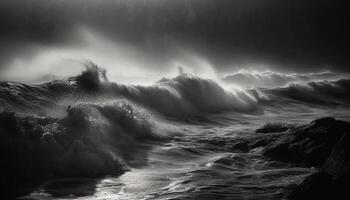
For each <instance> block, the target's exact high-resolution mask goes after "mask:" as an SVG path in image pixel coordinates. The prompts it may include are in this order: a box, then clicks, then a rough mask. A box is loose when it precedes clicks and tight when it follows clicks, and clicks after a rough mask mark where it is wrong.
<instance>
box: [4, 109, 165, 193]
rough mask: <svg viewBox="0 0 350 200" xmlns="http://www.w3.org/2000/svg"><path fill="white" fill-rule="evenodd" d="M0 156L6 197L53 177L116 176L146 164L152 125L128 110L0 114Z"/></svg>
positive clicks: (154, 137) (153, 130)
mask: <svg viewBox="0 0 350 200" xmlns="http://www.w3.org/2000/svg"><path fill="white" fill-rule="evenodd" d="M0 133H1V134H0V135H1V137H0V148H1V149H0V152H1V157H2V160H3V165H2V167H3V168H2V169H3V172H5V173H6V176H5V177H3V178H2V179H3V180H2V181H5V182H7V184H6V185H7V186H6V187H8V188H7V189H8V190H5V191H8V192H9V193H14V194H18V193H20V192H19V191H13V190H17V189H19V188H22V187H25V186H26V184H28V185H32V184H33V183H34V184H35V183H39V182H40V181H42V180H45V179H48V178H55V177H62V176H63V177H66V176H68V177H76V176H78V177H96V176H101V175H107V174H120V173H122V172H124V171H126V170H128V168H129V166H137V165H142V164H143V163H144V162H145V160H146V159H147V156H146V154H147V148H148V147H146V146H145V145H142V144H145V143H147V141H152V142H154V141H161V140H162V139H164V136H160V135H159V134H157V130H156V128H155V127H154V125H153V124H152V123H151V122H150V121H149V120H146V119H145V117H143V116H142V115H140V114H138V113H137V112H136V111H135V110H134V109H133V108H132V107H131V106H130V105H129V104H126V103H118V104H112V105H103V106H100V105H92V104H85V105H79V106H76V107H72V108H69V109H68V110H67V115H66V116H65V117H63V118H51V117H39V116H37V115H19V114H15V113H13V112H2V113H0Z"/></svg>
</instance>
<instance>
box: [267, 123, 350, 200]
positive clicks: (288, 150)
mask: <svg viewBox="0 0 350 200" xmlns="http://www.w3.org/2000/svg"><path fill="white" fill-rule="evenodd" d="M263 154H264V155H265V156H267V157H270V158H272V159H274V160H277V161H281V162H287V163H292V164H295V165H297V166H303V167H311V166H312V167H317V168H319V170H320V171H319V172H317V173H315V174H313V175H311V176H309V177H307V178H306V179H305V180H304V181H303V182H302V183H301V184H299V185H298V186H297V187H296V188H295V189H294V190H293V191H292V192H291V193H290V195H289V199H292V200H294V199H348V198H350V192H349V191H348V185H349V184H350V123H348V122H344V121H340V120H336V119H334V118H331V117H326V118H321V119H317V120H314V121H312V122H311V123H310V124H309V125H306V126H300V127H298V128H296V129H295V130H294V131H291V132H287V133H286V134H284V135H282V136H281V137H280V138H279V139H277V140H275V141H273V142H271V143H270V144H268V145H267V146H266V147H265V149H264V150H263Z"/></svg>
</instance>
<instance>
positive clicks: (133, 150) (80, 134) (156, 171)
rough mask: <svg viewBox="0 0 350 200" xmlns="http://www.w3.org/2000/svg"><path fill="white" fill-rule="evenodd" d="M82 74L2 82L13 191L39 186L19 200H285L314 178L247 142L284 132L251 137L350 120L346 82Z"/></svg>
mask: <svg viewBox="0 0 350 200" xmlns="http://www.w3.org/2000/svg"><path fill="white" fill-rule="evenodd" d="M84 73H85V74H86V73H90V72H89V71H87V72H83V73H82V75H80V77H78V78H77V77H76V78H74V79H72V80H69V81H54V82H49V83H45V84H41V85H28V84H23V83H13V82H2V83H1V85H0V106H1V108H2V109H3V112H2V117H0V118H1V120H4V119H6V120H8V121H9V122H11V123H12V124H15V125H13V126H15V128H14V130H16V131H15V132H16V133H17V132H18V133H19V134H17V136H14V133H12V132H11V133H9V132H4V133H2V134H3V135H4V136H3V137H2V138H1V144H2V148H3V149H2V150H3V151H5V153H8V155H9V157H10V158H12V157H14V158H12V160H11V159H10V161H9V163H8V164H7V167H9V168H10V167H13V166H22V168H21V167H18V168H19V169H13V173H16V174H15V175H14V177H12V178H13V179H15V180H16V181H19V182H20V181H28V180H30V179H31V178H32V177H42V179H40V183H39V184H35V186H34V187H32V188H31V189H30V190H26V191H27V192H26V193H25V194H24V193H23V195H21V197H19V198H20V199H135V200H136V199H137V200H139V199H246V200H253V199H271V200H273V199H276V200H277V199H285V198H286V195H287V194H288V193H289V192H290V191H291V189H292V188H293V187H295V186H296V184H298V183H299V182H300V181H301V180H302V179H303V178H304V177H306V176H308V175H309V174H311V173H312V172H314V171H315V169H313V168H300V167H295V166H293V165H290V164H285V163H280V162H275V161H272V160H269V159H268V158H266V157H264V156H263V155H262V153H261V152H262V149H263V146H264V145H258V144H257V145H255V146H253V147H252V144H253V143H254V142H259V141H262V140H264V139H266V138H272V137H277V136H278V135H280V134H284V133H283V132H276V133H256V132H255V130H256V129H258V128H260V127H261V126H263V125H264V124H266V123H268V122H274V123H276V122H277V123H285V124H289V125H290V126H295V125H298V124H307V123H309V122H311V121H312V120H314V119H316V118H319V117H324V116H333V117H336V118H337V119H343V120H348V121H349V118H350V115H349V114H350V109H349V108H350V107H349V92H350V79H346V78H341V79H337V80H317V81H312V80H309V79H308V80H307V81H306V82H303V83H291V84H288V85H286V86H284V87H278V86H274V87H261V88H258V87H254V88H249V89H244V90H233V89H232V90H231V89H228V88H226V87H224V86H222V85H221V84H219V83H217V82H215V81H213V80H208V79H202V78H200V77H195V76H192V75H187V74H180V75H179V76H177V77H175V78H171V79H165V78H164V79H162V80H160V81H159V82H157V83H155V84H154V85H153V86H138V85H120V84H117V83H112V82H100V81H99V80H98V79H97V80H96V79H91V77H90V78H87V79H84ZM82 76H83V78H81V77H82ZM88 77H89V76H88ZM85 78H86V77H85ZM82 80H83V81H82ZM4 116H5V117H4ZM11 123H10V124H11ZM1 126H2V128H3V130H5V128H4V127H5V125H1ZM9 126H10V125H9ZM11 127H12V126H11ZM6 130H12V129H10V128H8V127H7V129H6ZM18 135H19V136H18ZM13 138H16V142H13V140H12V139H13ZM10 139H11V142H9V141H10ZM247 145H248V146H249V145H250V146H249V148H248V147H247ZM9 146H11V148H10V147H9ZM24 146H25V147H24ZM13 149H15V150H13ZM6 151H8V152H6ZM11 156H12V157H11ZM16 170H17V171H16ZM31 174H32V175H31ZM33 174H34V175H33Z"/></svg>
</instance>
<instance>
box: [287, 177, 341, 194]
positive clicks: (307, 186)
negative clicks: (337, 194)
mask: <svg viewBox="0 0 350 200" xmlns="http://www.w3.org/2000/svg"><path fill="white" fill-rule="evenodd" d="M333 192H334V184H333V178H332V176H331V175H329V174H328V173H325V172H316V173H315V174H312V175H311V176H309V177H307V178H306V179H305V180H304V181H303V182H302V183H300V184H299V185H298V186H297V188H295V189H294V190H293V191H292V192H291V193H290V194H289V197H288V198H289V199H290V200H294V199H295V200H297V199H332V194H331V193H333Z"/></svg>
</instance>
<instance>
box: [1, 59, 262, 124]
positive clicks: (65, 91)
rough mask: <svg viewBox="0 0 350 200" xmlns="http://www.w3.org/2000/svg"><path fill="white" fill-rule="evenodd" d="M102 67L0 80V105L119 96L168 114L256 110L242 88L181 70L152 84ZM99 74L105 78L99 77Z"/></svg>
mask: <svg viewBox="0 0 350 200" xmlns="http://www.w3.org/2000/svg"><path fill="white" fill-rule="evenodd" d="M105 73H106V72H105V71H104V70H101V69H100V68H98V67H97V66H96V65H94V64H92V65H91V66H88V67H87V69H86V70H85V71H83V72H82V73H81V74H80V75H78V76H76V77H72V78H70V79H69V80H67V81H54V82H50V83H45V84H41V85H26V84H21V83H9V82H3V83H1V85H0V106H1V107H2V108H11V109H13V110H26V109H27V110H28V109H29V110H32V111H33V110H40V109H41V110H42V109H43V108H47V107H49V108H53V107H55V106H59V103H60V101H61V100H64V99H71V100H72V102H74V101H77V100H84V99H88V100H91V99H95V100H96V99H102V98H105V99H110V98H112V99H113V98H114V99H116V98H119V99H127V100H128V101H131V102H134V103H136V104H139V105H141V106H143V107H146V108H148V109H151V110H154V111H156V112H158V113H160V114H163V115H166V116H170V117H182V116H193V115H198V114H200V113H217V112H222V111H229V110H230V111H237V112H244V113H251V112H255V111H257V110H258V105H257V101H256V100H255V99H254V98H253V97H252V96H250V95H249V94H248V93H246V92H245V91H238V90H236V91H228V90H225V89H224V88H223V87H222V86H220V85H219V84H218V83H216V82H215V81H213V80H209V79H202V78H199V77H195V76H192V75H189V74H185V73H181V74H179V75H178V76H176V77H175V78H171V79H167V78H163V79H162V80H160V81H158V82H157V83H155V84H154V85H152V86H140V85H122V84H117V83H112V82H108V81H107V78H106V75H105ZM101 76H102V78H103V79H104V80H101Z"/></svg>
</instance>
